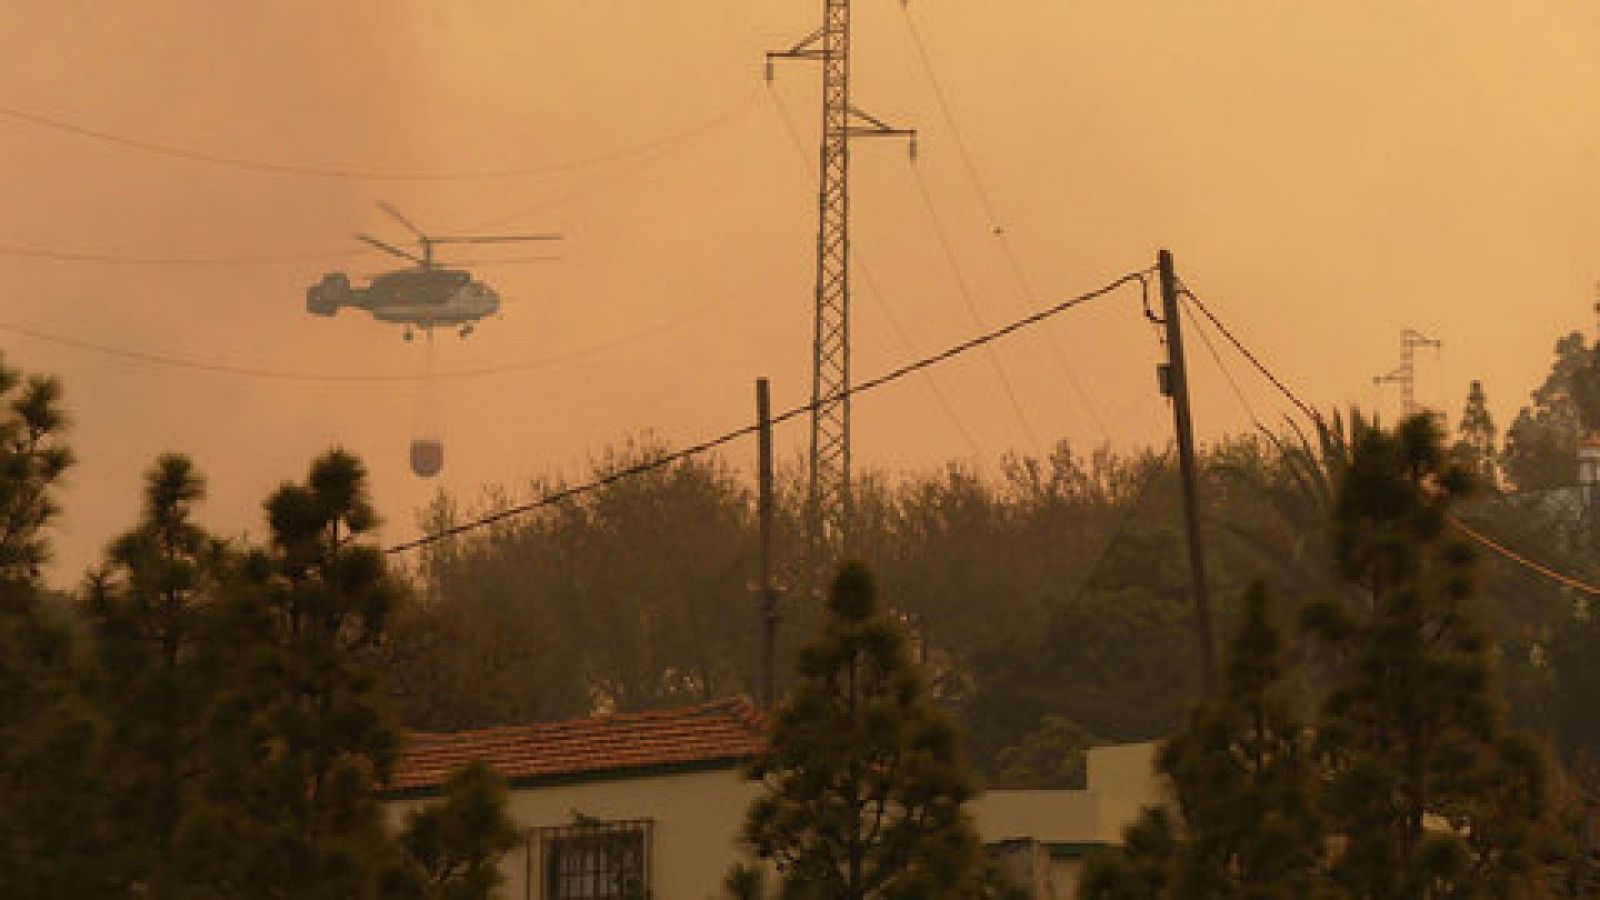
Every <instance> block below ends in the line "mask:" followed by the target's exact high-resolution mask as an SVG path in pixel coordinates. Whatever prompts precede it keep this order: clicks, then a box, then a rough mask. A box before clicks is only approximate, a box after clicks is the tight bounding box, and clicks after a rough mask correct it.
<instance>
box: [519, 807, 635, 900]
mask: <svg viewBox="0 0 1600 900" xmlns="http://www.w3.org/2000/svg"><path fill="white" fill-rule="evenodd" d="M650 825H651V823H650V821H649V820H645V819H635V820H628V821H617V822H582V823H579V824H576V825H565V826H561V827H559V828H539V829H535V830H534V832H533V834H532V837H533V839H534V840H535V841H537V844H538V847H539V856H540V859H541V863H542V865H541V867H540V868H541V870H542V878H541V879H540V880H541V882H542V884H543V887H544V892H543V894H542V895H541V896H542V898H543V900H647V898H649V897H650V857H649V846H650V841H649V835H650Z"/></svg>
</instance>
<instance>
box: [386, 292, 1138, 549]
mask: <svg viewBox="0 0 1600 900" xmlns="http://www.w3.org/2000/svg"><path fill="white" fill-rule="evenodd" d="M1148 272H1149V270H1148V269H1143V270H1140V271H1138V272H1130V273H1128V274H1126V275H1123V276H1121V277H1119V278H1117V279H1116V280H1114V281H1111V282H1109V283H1107V284H1105V285H1102V286H1101V287H1098V288H1095V289H1094V290H1092V291H1088V292H1087V293H1083V294H1079V295H1077V296H1076V297H1071V298H1068V299H1066V300H1063V301H1061V302H1060V303H1056V304H1054V305H1052V306H1048V307H1046V308H1044V309H1041V310H1039V311H1037V312H1034V313H1032V314H1030V315H1027V316H1024V317H1022V318H1020V319H1016V320H1013V321H1012V322H1011V323H1009V324H1007V325H1003V326H1001V327H999V328H995V329H993V330H990V331H986V332H984V333H982V334H980V335H977V336H976V337H972V338H969V339H967V340H965V341H962V342H960V343H958V344H954V345H951V346H950V347H947V348H945V349H944V350H941V351H939V352H938V353H934V354H932V355H929V356H924V357H922V358H920V359H916V360H913V361H911V362H908V363H905V364H903V365H900V366H897V367H896V368H894V369H891V370H889V371H888V372H885V373H883V374H882V375H878V376H876V377H874V378H869V379H867V380H865V381H862V382H859V383H857V384H854V385H852V386H851V387H850V388H849V389H848V390H846V391H843V392H842V393H841V394H840V395H838V396H833V397H825V398H820V399H819V400H818V401H817V402H816V403H805V404H802V405H800V406H796V407H794V408H792V409H789V410H786V411H784V412H782V413H779V414H777V415H775V416H773V417H772V424H773V425H775V426H776V425H781V424H783V423H785V422H788V421H790V420H792V419H796V418H799V417H800V416H803V415H807V414H809V413H810V412H811V411H812V409H813V408H814V407H816V406H818V405H822V404H827V403H833V402H836V401H837V400H839V399H842V397H846V396H855V395H857V394H864V393H866V392H868V391H872V390H875V389H877V388H880V387H883V386H884V385H887V384H892V383H893V382H896V381H899V380H900V379H902V378H905V377H906V376H908V375H912V374H914V373H917V372H921V371H923V370H925V369H928V368H931V367H933V366H936V365H938V364H939V363H942V362H945V361H947V360H950V359H954V358H955V357H957V356H960V355H962V354H963V353H967V352H969V351H971V350H974V349H977V348H980V347H986V346H988V345H989V344H992V343H994V342H995V341H997V340H999V339H1001V338H1003V337H1006V336H1008V335H1011V334H1014V333H1016V332H1018V331H1021V330H1023V329H1024V328H1028V327H1031V326H1033V325H1037V324H1039V323H1040V322H1043V321H1045V320H1046V319H1049V318H1051V317H1053V316H1057V315H1060V314H1061V313H1063V312H1066V311H1067V310H1069V309H1072V308H1073V307H1075V306H1080V305H1082V304H1084V303H1087V302H1089V301H1090V300H1094V299H1096V298H1099V297H1103V296H1105V295H1107V294H1110V293H1113V292H1115V291H1116V290H1118V289H1119V288H1122V287H1124V286H1126V285H1129V284H1134V283H1136V282H1138V281H1139V280H1140V279H1141V278H1143V277H1145V275H1146V274H1147V273H1148ZM760 427H761V426H760V424H759V423H752V424H750V425H746V426H744V427H742V428H736V429H734V430H732V431H729V432H726V433H724V434H721V435H718V436H716V437H714V438H710V439H709V440H704V441H701V442H699V443H697V444H693V445H691V446H688V447H685V448H683V449H682V450H678V451H675V452H672V453H666V454H663V455H661V456H659V457H656V458H655V459H651V460H647V461H645V462H642V463H639V464H637V465H633V466H628V467H627V468H623V469H618V470H617V471H615V472H611V473H608V474H606V475H604V476H601V477H599V478H596V479H594V480H592V481H588V482H584V483H583V484H579V485H574V486H572V487H569V488H562V489H561V490H557V491H552V492H551V493H549V494H546V495H544V496H543V497H540V498H539V499H537V500H533V501H530V502H528V503H522V504H518V505H516V506H510V507H507V508H505V509H502V510H497V511H495V512H493V513H490V514H488V515H484V516H480V517H478V518H476V519H473V520H471V521H469V522H462V523H460V524H458V525H452V526H450V527H449V528H444V529H441V530H439V531H437V532H434V533H432V534H427V535H424V536H422V537H419V538H416V539H414V540H410V541H406V542H404V543H401V544H395V545H394V546H392V547H387V548H385V550H384V552H385V553H387V554H390V555H393V554H397V553H404V552H406V551H409V550H415V549H418V548H421V547H426V546H428V545H430V544H435V543H438V542H439V541H443V540H446V539H448V538H452V537H456V536H458V535H462V534H466V533H468V532H471V531H476V530H478V529H480V528H486V527H488V526H490V525H493V524H496V523H498V522H503V521H505V520H507V519H511V518H515V517H517V516H522V515H526V514H528V513H531V512H534V511H536V510H539V509H543V508H545V507H548V506H553V505H555V504H557V503H560V502H562V501H564V500H570V499H572V498H574V497H579V496H582V495H584V494H588V493H592V492H594V491H597V490H599V489H601V488H603V487H606V486H607V485H611V484H615V483H616V482H618V481H621V480H623V479H625V478H631V477H634V476H636V475H643V474H645V473H647V472H652V471H655V470H657V469H662V468H666V467H667V466H671V465H673V464H675V463H678V462H681V461H683V460H685V459H689V458H690V457H693V456H698V455H700V454H702V453H706V452H708V451H710V450H714V449H716V448H718V447H721V446H724V445H726V444H730V443H733V442H734V441H736V440H739V439H740V438H744V437H748V436H750V435H752V434H755V433H756V432H757V431H758V430H760Z"/></svg>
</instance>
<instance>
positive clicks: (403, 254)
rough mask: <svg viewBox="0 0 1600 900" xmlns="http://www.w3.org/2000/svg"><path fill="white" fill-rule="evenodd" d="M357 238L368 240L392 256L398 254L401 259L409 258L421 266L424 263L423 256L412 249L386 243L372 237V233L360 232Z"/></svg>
mask: <svg viewBox="0 0 1600 900" xmlns="http://www.w3.org/2000/svg"><path fill="white" fill-rule="evenodd" d="M356 239H357V240H360V241H366V242H367V243H369V244H371V245H372V246H374V247H377V248H378V249H379V250H382V251H383V252H385V253H387V254H389V255H390V256H398V257H400V258H401V259H408V260H410V261H412V262H414V263H416V264H417V265H419V266H420V265H422V264H423V262H422V257H420V256H418V255H416V254H415V253H411V252H410V251H407V250H401V249H400V248H399V247H396V246H394V245H393V244H386V243H384V242H383V241H380V240H378V239H377V238H375V237H372V236H371V235H366V234H358V235H356Z"/></svg>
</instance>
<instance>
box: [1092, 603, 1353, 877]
mask: <svg viewBox="0 0 1600 900" xmlns="http://www.w3.org/2000/svg"><path fill="white" fill-rule="evenodd" d="M1269 606H1270V604H1269V601H1268V598H1267V594H1266V591H1265V589H1263V588H1262V587H1260V586H1259V585H1257V586H1254V587H1252V588H1251V589H1250V590H1249V592H1248V593H1247V595H1246V597H1245V609H1244V616H1243V619H1242V621H1241V624H1240V627H1239V631H1238V633H1237V635H1236V636H1235V637H1234V639H1233V643H1232V646H1231V648H1230V653H1229V660H1228V665H1227V670H1226V677H1225V681H1224V687H1223V693H1222V695H1221V696H1220V697H1219V698H1217V699H1216V700H1213V701H1208V702H1206V703H1202V704H1200V705H1199V706H1198V707H1196V709H1195V710H1194V712H1193V713H1192V714H1191V715H1190V717H1189V721H1188V723H1187V725H1186V726H1185V727H1184V728H1183V729H1182V730H1181V731H1180V732H1179V733H1178V734H1177V735H1175V736H1174V737H1173V738H1172V739H1171V740H1170V741H1168V742H1167V743H1166V744H1165V745H1163V747H1162V748H1161V752H1160V754H1159V756H1158V759H1157V768H1158V770H1159V771H1160V772H1161V774H1162V775H1164V776H1165V777H1166V779H1167V781H1168V783H1169V784H1170V785H1171V789H1172V796H1173V800H1174V803H1173V808H1172V809H1171V810H1167V809H1153V810H1147V811H1146V812H1145V813H1144V815H1143V817H1142V818H1141V819H1140V820H1139V821H1138V822H1137V823H1136V824H1135V825H1134V826H1133V827H1131V828H1130V829H1129V830H1128V833H1127V835H1126V837H1125V840H1124V847H1123V849H1122V850H1121V851H1120V852H1118V853H1115V854H1111V855H1108V856H1104V857H1101V858H1098V859H1096V860H1095V861H1094V862H1092V863H1091V865H1090V867H1089V870H1088V872H1087V873H1086V875H1085V878H1084V882H1083V888H1082V891H1081V893H1080V896H1083V897H1086V898H1097V900H1156V898H1174V900H1176V898H1184V900H1191V898H1195V900H1203V898H1261V900H1266V898H1280V897H1281V898H1290V897H1296V898H1298V897H1315V896H1322V895H1324V894H1325V884H1324V882H1323V880H1322V870H1323V856H1324V847H1325V841H1324V836H1323V829H1322V825H1321V819H1320V816H1319V814H1318V811H1317V793H1318V791H1317V783H1316V779H1315V774H1316V773H1315V770H1314V766H1313V762H1312V759H1311V755H1310V745H1309V740H1308V730H1307V728H1306V727H1305V725H1304V724H1303V723H1302V722H1301V721H1300V720H1299V718H1298V717H1297V716H1296V715H1295V713H1294V711H1293V709H1292V707H1291V704H1290V702H1289V699H1288V697H1287V693H1288V691H1287V689H1286V687H1285V671H1284V663H1283V657H1284V647H1283V643H1284V641H1283V637H1282V633H1281V631H1280V630H1279V629H1278V628H1277V627H1276V626H1275V625H1274V624H1273V623H1272V622H1271V620H1270V610H1269Z"/></svg>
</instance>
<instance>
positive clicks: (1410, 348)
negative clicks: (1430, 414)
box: [1372, 328, 1444, 419]
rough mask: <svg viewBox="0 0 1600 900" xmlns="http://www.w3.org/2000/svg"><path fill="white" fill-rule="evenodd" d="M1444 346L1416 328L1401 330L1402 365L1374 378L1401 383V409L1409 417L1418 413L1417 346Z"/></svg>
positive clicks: (1381, 383)
mask: <svg viewBox="0 0 1600 900" xmlns="http://www.w3.org/2000/svg"><path fill="white" fill-rule="evenodd" d="M1443 346H1444V344H1443V343H1441V342H1440V341H1436V340H1434V339H1433V338H1430V337H1428V336H1427V335H1425V334H1423V333H1422V332H1420V331H1417V330H1416V329H1415V328H1407V329H1405V330H1403V331H1401V332H1400V365H1398V366H1396V367H1395V369H1394V370H1393V371H1391V372H1389V373H1387V374H1384V375H1378V376H1376V377H1375V378H1373V379H1372V383H1373V384H1376V385H1384V384H1398V385H1400V409H1401V411H1402V413H1403V414H1404V415H1405V417H1406V418H1408V419H1409V418H1411V417H1412V416H1414V415H1416V414H1417V348H1418V347H1432V348H1434V349H1435V350H1437V349H1439V348H1440V347H1443Z"/></svg>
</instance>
